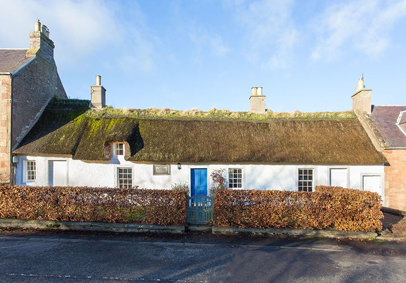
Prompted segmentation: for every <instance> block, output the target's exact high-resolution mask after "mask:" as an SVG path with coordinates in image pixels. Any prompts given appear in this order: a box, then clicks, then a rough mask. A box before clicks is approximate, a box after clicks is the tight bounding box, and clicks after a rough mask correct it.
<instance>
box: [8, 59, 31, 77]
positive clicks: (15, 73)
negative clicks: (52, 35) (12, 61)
mask: <svg viewBox="0 0 406 283" xmlns="http://www.w3.org/2000/svg"><path fill="white" fill-rule="evenodd" d="M35 58H37V56H34V57H32V59H31V60H30V61H28V62H27V63H25V64H24V65H22V66H21V67H20V68H18V69H17V71H14V72H13V73H12V74H11V75H12V76H15V75H17V73H18V72H19V71H20V70H21V69H23V68H24V67H25V66H27V65H28V64H30V63H31V62H32V61H33V60H34V59H35Z"/></svg>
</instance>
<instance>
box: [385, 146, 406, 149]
mask: <svg viewBox="0 0 406 283" xmlns="http://www.w3.org/2000/svg"><path fill="white" fill-rule="evenodd" d="M384 150H406V147H404V146H403V147H385V148H384Z"/></svg>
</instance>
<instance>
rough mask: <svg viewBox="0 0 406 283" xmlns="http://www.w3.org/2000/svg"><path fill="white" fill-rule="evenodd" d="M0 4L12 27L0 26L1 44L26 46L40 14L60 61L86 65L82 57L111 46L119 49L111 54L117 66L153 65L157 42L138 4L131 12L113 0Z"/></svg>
mask: <svg viewBox="0 0 406 283" xmlns="http://www.w3.org/2000/svg"><path fill="white" fill-rule="evenodd" d="M0 6H1V8H2V10H3V11H7V13H3V15H2V22H3V23H7V24H6V25H7V27H8V28H7V29H4V28H2V29H1V30H0V46H1V47H2V48H7V47H25V48H27V47H28V46H29V39H28V34H29V32H30V31H31V30H33V28H34V22H35V21H36V20H37V19H40V20H41V22H42V23H43V24H45V25H47V26H48V28H49V29H50V38H51V39H52V40H53V41H54V42H55V45H56V50H55V54H56V58H57V61H58V65H59V64H61V65H62V64H65V65H75V64H79V65H83V62H81V60H82V59H85V58H86V59H87V58H89V56H90V55H92V54H100V57H103V55H104V53H105V52H106V51H107V50H112V49H114V50H115V52H111V53H110V54H109V58H110V59H111V60H116V63H117V64H118V65H120V64H121V62H123V61H124V60H128V61H136V63H137V64H135V65H134V66H135V67H138V68H139V70H141V71H149V70H151V68H153V65H154V64H153V58H152V55H153V49H154V48H153V44H152V43H151V40H150V39H149V38H148V35H147V33H146V32H144V29H145V28H146V27H145V26H144V25H143V23H142V22H141V21H142V20H143V17H142V13H141V12H140V11H139V10H138V9H137V8H138V6H137V5H136V4H135V3H132V6H131V11H119V7H118V6H117V5H116V3H115V2H113V1H108V2H104V1H97V0H83V1H75V0H58V1H49V0H37V1H34V0H13V1H8V0H0ZM119 13H121V14H123V13H135V14H137V17H134V18H135V19H136V20H134V21H138V22H137V23H138V25H137V26H136V27H135V28H134V27H132V28H131V29H130V28H128V27H127V26H126V23H125V22H124V21H123V20H122V19H121V18H120V16H118V14H119ZM127 35H129V36H127ZM134 54H136V55H134ZM72 58H74V59H73V60H72ZM140 58H141V59H140ZM134 66H133V67H134Z"/></svg>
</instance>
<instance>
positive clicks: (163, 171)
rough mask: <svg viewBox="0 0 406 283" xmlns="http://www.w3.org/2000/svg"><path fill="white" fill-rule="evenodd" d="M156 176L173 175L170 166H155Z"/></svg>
mask: <svg viewBox="0 0 406 283" xmlns="http://www.w3.org/2000/svg"><path fill="white" fill-rule="evenodd" d="M154 175H171V167H170V165H169V164H168V165H161V164H159V165H155V164H154Z"/></svg>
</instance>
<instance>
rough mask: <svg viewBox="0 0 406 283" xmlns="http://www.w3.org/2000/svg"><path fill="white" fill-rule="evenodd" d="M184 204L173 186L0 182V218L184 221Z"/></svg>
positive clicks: (183, 195)
mask: <svg viewBox="0 0 406 283" xmlns="http://www.w3.org/2000/svg"><path fill="white" fill-rule="evenodd" d="M186 205H187V193H186V192H182V191H173V190H146V189H138V188H136V189H117V188H88V187H24V186H10V185H2V186H0V218H17V219H42V220H57V221H81V222H82V221H84V222H108V223H141V224H154V225H165V226H166V225H185V224H186V213H187V207H186Z"/></svg>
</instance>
